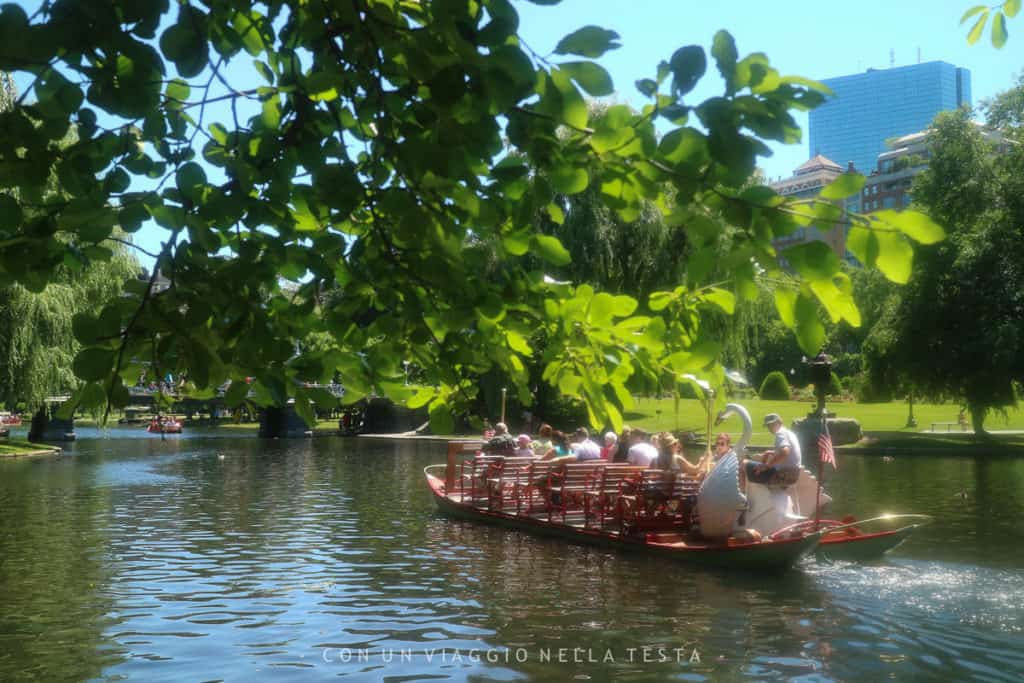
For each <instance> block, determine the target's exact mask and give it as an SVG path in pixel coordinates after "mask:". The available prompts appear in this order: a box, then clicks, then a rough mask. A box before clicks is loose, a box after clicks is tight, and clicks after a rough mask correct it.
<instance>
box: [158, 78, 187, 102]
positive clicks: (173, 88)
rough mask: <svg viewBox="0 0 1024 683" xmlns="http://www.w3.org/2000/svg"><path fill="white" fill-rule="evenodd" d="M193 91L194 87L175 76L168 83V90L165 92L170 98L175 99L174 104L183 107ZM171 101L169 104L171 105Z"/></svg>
mask: <svg viewBox="0 0 1024 683" xmlns="http://www.w3.org/2000/svg"><path fill="white" fill-rule="evenodd" d="M191 93H192V88H191V87H189V84H188V83H186V82H185V81H183V80H181V79H180V78H175V79H174V80H172V81H171V82H170V83H168V84H167V91H166V92H165V93H164V94H165V95H166V96H167V98H168V99H170V100H173V105H174V106H177V107H181V105H182V104H183V103H185V102H186V101H188V96H189V95H190V94H191ZM170 104H171V103H169V105H168V106H170Z"/></svg>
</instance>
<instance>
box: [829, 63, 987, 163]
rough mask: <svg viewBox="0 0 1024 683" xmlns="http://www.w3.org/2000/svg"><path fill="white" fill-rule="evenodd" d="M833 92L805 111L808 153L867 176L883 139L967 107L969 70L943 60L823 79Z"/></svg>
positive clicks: (909, 130) (919, 128)
mask: <svg viewBox="0 0 1024 683" xmlns="http://www.w3.org/2000/svg"><path fill="white" fill-rule="evenodd" d="M822 83H824V84H825V85H827V86H828V87H829V88H831V89H832V92H833V93H834V95H833V96H832V97H830V98H829V99H828V101H827V102H826V103H825V104H823V105H821V106H820V107H818V108H817V109H813V110H811V113H810V138H811V149H810V156H812V157H813V156H815V155H818V154H821V155H823V156H825V157H828V158H829V159H831V160H833V161H835V162H836V163H837V164H839V165H840V166H842V167H843V168H845V167H846V165H847V163H848V162H850V161H852V162H853V163H854V165H855V166H856V168H857V171H859V172H860V173H863V174H864V175H870V174H871V172H872V171H873V170H874V169H875V165H876V160H877V158H878V155H879V154H881V153H882V152H884V151H886V146H885V141H886V140H887V139H889V138H893V137H897V136H901V135H908V134H910V133H917V132H919V131H922V130H924V129H926V128H927V127H928V125H929V124H930V123H931V122H932V119H934V118H935V115H936V114H938V113H939V112H941V111H947V110H950V109H956V108H957V107H960V106H962V105H967V106H970V105H971V72H970V71H968V70H967V69H962V68H960V67H956V66H953V65H952V64H947V63H946V62H925V63H924V64H912V65H910V66H899V67H896V68H893V69H868V70H867V71H866V72H865V73H860V74H853V75H852V76H839V77H837V78H826V79H824V80H822Z"/></svg>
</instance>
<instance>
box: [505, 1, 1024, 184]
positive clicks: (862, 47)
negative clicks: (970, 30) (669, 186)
mask: <svg viewBox="0 0 1024 683" xmlns="http://www.w3.org/2000/svg"><path fill="white" fill-rule="evenodd" d="M981 1H982V0H886V1H881V0H860V1H859V2H828V1H821V0H819V1H817V2H807V1H799V2H798V1H795V0H789V1H776V2H764V1H763V0H762V1H760V2H753V1H751V0H733V1H732V2H728V3H726V2H721V3H714V2H697V1H694V0H632V2H628V1H627V2H623V1H621V0H563V2H562V4H560V5H557V6H554V7H548V6H539V5H534V4H532V3H530V2H527V1H525V0H518V1H517V2H516V3H515V4H516V7H517V8H518V9H519V13H520V27H519V28H520V34H521V35H522V36H523V38H524V40H525V41H526V42H527V43H528V44H529V45H530V47H531V48H533V49H534V50H536V51H537V52H538V53H541V54H547V53H549V52H551V50H553V49H554V47H555V45H557V43H558V40H559V39H560V38H561V37H562V36H563V35H565V34H567V33H570V32H571V31H574V30H576V29H578V28H580V27H582V26H585V25H587V24H595V25H597V26H601V27H603V28H607V29H611V30H614V31H617V32H618V33H619V35H620V36H621V42H622V47H621V48H619V49H618V50H614V51H612V52H609V53H607V54H605V55H604V57H602V58H601V59H600V60H599V62H600V63H601V64H602V66H604V67H605V68H606V69H607V70H608V71H609V73H611V75H612V79H613V80H614V81H615V86H616V95H615V99H617V100H618V101H621V102H625V103H628V104H632V105H634V106H638V107H639V106H642V105H643V104H644V102H645V100H644V99H643V98H642V96H640V94H639V93H637V91H636V88H635V87H634V85H633V83H634V81H636V80H637V79H639V78H645V77H647V78H649V77H653V75H654V72H655V69H656V68H657V65H658V62H659V61H661V60H667V59H668V58H669V57H670V56H671V55H672V53H673V52H674V51H675V50H676V49H677V48H679V47H682V46H683V45H690V44H696V45H701V46H702V47H704V49H705V51H707V50H708V49H709V48H710V44H711V38H712V36H714V34H715V32H716V31H717V30H719V29H723V28H724V29H726V30H728V31H729V32H730V33H731V34H732V36H733V38H734V39H735V40H736V47H737V49H738V50H739V53H740V55H741V56H742V55H746V54H749V53H751V52H764V53H765V54H766V55H768V58H769V59H770V60H771V63H772V65H773V66H774V67H775V68H777V69H778V70H779V71H780V72H782V73H783V74H787V75H789V74H793V75H800V76H806V77H808V78H814V79H823V78H831V77H834V76H844V75H848V74H853V73H858V72H860V71H865V70H866V69H868V68H869V67H874V68H887V67H888V66H889V50H890V49H892V50H894V53H895V65H896V66H904V65H907V64H914V63H916V62H917V54H918V52H917V51H918V48H920V50H921V61H932V60H942V61H946V62H950V63H951V64H955V65H956V66H961V67H965V68H967V69H969V70H970V71H971V80H972V89H973V96H974V102H975V104H977V102H978V101H979V100H981V99H983V98H986V97H991V96H993V95H995V94H996V93H998V92H1000V91H1002V90H1006V89H1007V88H1009V87H1010V86H1011V85H1012V84H1013V81H1014V75H1015V74H1017V73H1020V71H1021V70H1022V69H1024V13H1022V14H1020V15H1018V16H1017V18H1015V19H1012V20H1010V21H1009V22H1008V28H1009V33H1010V40H1009V42H1008V43H1007V44H1006V46H1004V47H1003V49H1002V50H996V49H995V48H993V47H992V44H991V42H990V41H989V39H988V31H987V30H986V33H985V36H984V38H983V39H982V40H981V41H979V42H978V43H976V44H975V45H973V46H969V45H967V41H966V35H967V28H966V27H963V26H960V24H959V23H958V22H959V21H960V17H961V16H962V15H963V13H964V11H965V10H966V9H968V8H969V7H971V6H973V5H975V4H978V3H979V2H981ZM554 57H556V58H557V59H554V61H558V59H561V58H560V57H558V56H557V55H555V56H554ZM567 59H572V57H570V58H567ZM709 61H710V57H709ZM717 94H721V80H720V79H719V78H718V72H717V71H716V70H715V68H714V66H713V63H712V64H709V70H708V73H707V74H706V75H705V77H704V79H703V80H702V81H701V84H700V86H698V88H697V89H696V90H694V92H693V93H691V95H690V97H691V98H693V101H694V102H695V103H696V102H699V101H701V100H704V99H706V98H708V97H711V96H714V95H717ZM797 120H798V122H799V123H800V125H801V128H803V129H804V137H803V142H802V143H801V144H798V145H789V146H783V145H773V149H774V151H775V154H774V156H772V157H771V158H768V159H762V160H761V162H760V166H761V167H762V168H763V169H764V170H765V171H766V173H767V174H768V176H769V177H771V178H775V177H779V176H788V175H790V174H791V173H792V171H793V169H794V168H796V167H797V166H799V165H800V164H801V163H803V162H804V161H805V160H806V159H807V158H808V153H807V151H808V150H807V116H806V114H803V115H801V116H800V117H799V118H798V119H797Z"/></svg>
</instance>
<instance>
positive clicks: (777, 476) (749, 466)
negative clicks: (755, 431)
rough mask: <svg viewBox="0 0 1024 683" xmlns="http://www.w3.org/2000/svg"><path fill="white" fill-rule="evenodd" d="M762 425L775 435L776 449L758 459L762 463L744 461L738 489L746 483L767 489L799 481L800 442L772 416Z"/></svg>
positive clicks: (779, 420) (780, 421)
mask: <svg viewBox="0 0 1024 683" xmlns="http://www.w3.org/2000/svg"><path fill="white" fill-rule="evenodd" d="M764 424H765V426H766V427H767V428H768V430H769V431H770V432H772V433H773V434H774V435H775V448H774V449H772V450H770V451H765V452H764V453H763V454H762V455H761V459H762V461H761V462H757V461H754V460H745V461H744V462H743V467H741V468H740V487H741V488H742V487H744V486H746V481H745V479H746V480H749V481H752V482H754V483H755V484H764V485H766V486H782V487H786V486H792V485H793V484H795V483H796V482H797V480H798V479H799V478H800V441H799V440H798V439H797V438H796V434H794V433H793V432H791V431H790V430H788V429H786V428H785V427H783V426H782V418H781V417H779V416H778V415H776V414H775V413H768V414H767V415H765V417H764Z"/></svg>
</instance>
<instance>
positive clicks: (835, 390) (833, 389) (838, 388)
mask: <svg viewBox="0 0 1024 683" xmlns="http://www.w3.org/2000/svg"><path fill="white" fill-rule="evenodd" d="M825 395H826V396H842V395H843V383H842V381H840V379H839V375H837V374H836V373H834V372H833V373H832V379H831V380H830V381H829V383H828V388H827V389H825Z"/></svg>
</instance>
